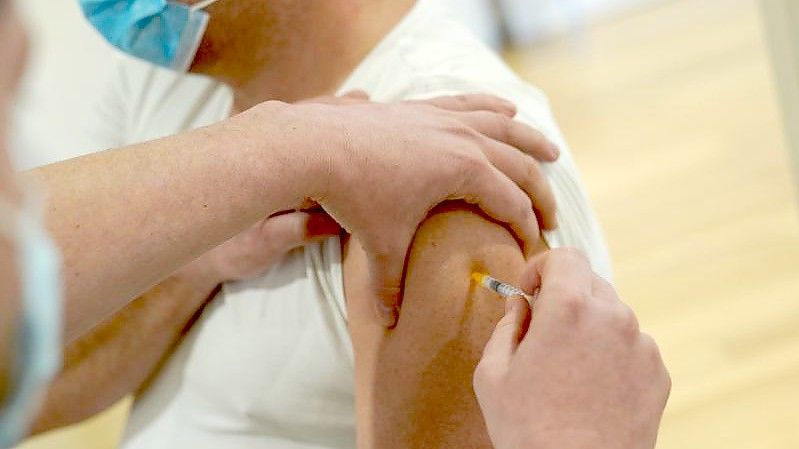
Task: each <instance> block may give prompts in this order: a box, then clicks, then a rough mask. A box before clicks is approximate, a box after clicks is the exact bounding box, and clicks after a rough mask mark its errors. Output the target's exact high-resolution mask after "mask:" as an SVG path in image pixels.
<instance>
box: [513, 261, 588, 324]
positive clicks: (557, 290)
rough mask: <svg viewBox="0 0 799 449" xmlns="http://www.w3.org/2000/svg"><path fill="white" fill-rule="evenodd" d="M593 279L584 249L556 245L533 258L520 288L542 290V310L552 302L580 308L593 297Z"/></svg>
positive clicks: (538, 305)
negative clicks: (583, 302) (557, 246)
mask: <svg viewBox="0 0 799 449" xmlns="http://www.w3.org/2000/svg"><path fill="white" fill-rule="evenodd" d="M594 280H595V279H594V272H593V271H592V270H591V265H590V264H589V263H588V259H587V258H586V257H585V255H584V254H583V253H582V252H580V251H578V250H576V249H572V248H557V249H553V250H551V251H548V252H546V253H543V254H541V255H539V256H537V257H534V258H533V259H532V260H530V262H529V263H528V266H527V268H526V270H525V272H524V274H523V275H522V281H521V288H522V289H523V290H524V291H526V292H532V291H534V290H535V289H539V295H538V301H537V302H536V307H537V308H539V309H540V308H541V307H546V304H547V303H549V302H555V303H558V304H560V305H565V306H567V307H568V306H572V305H573V306H575V307H577V306H579V303H580V302H581V301H586V300H587V298H589V297H591V296H592V292H593V286H594Z"/></svg>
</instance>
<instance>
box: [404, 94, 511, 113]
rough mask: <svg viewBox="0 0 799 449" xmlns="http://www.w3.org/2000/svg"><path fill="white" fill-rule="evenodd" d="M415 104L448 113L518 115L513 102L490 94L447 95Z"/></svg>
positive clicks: (418, 101)
mask: <svg viewBox="0 0 799 449" xmlns="http://www.w3.org/2000/svg"><path fill="white" fill-rule="evenodd" d="M415 103H420V104H428V105H430V106H435V107H437V108H439V109H446V110H448V111H459V112H467V111H493V112H496V113H497V114H502V115H504V116H506V117H513V116H515V115H516V105H515V104H513V103H512V102H510V101H508V100H505V99H502V98H499V97H497V96H494V95H488V94H464V95H446V96H441V97H436V98H430V99H427V100H417V101H415Z"/></svg>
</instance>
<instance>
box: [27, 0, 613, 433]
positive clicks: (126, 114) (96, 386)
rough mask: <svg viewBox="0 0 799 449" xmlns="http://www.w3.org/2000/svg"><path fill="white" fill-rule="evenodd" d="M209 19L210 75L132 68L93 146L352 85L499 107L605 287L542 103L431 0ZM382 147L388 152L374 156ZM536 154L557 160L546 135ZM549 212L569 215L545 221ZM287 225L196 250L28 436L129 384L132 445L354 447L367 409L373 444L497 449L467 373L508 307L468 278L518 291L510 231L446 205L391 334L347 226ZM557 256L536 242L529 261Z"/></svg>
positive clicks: (390, 96)
mask: <svg viewBox="0 0 799 449" xmlns="http://www.w3.org/2000/svg"><path fill="white" fill-rule="evenodd" d="M188 3H196V2H188ZM207 11H208V12H209V14H210V21H209V23H208V28H207V32H206V33H205V35H204V38H203V40H202V41H201V43H200V44H199V51H198V52H197V57H196V58H195V59H194V60H193V61H192V64H191V71H192V72H194V73H197V74H204V75H207V76H210V78H211V79H208V78H204V77H195V76H186V75H183V74H180V73H174V72H170V71H165V70H162V69H159V68H155V67H151V66H145V65H142V64H138V63H135V62H124V63H122V64H121V65H120V69H119V72H118V74H117V75H116V76H115V78H114V79H113V80H112V81H111V83H110V85H109V87H108V88H107V98H106V100H105V101H104V102H103V103H102V104H101V105H100V111H102V112H101V113H100V115H99V116H98V117H99V119H98V120H97V121H96V123H97V124H98V125H99V126H98V130H97V140H98V144H97V146H98V147H114V146H119V145H125V144H130V143H133V142H138V141H142V140H147V139H152V138H158V137H160V136H163V135H169V134H173V133H176V132H180V131H183V130H186V129H190V128H196V127H201V126H205V125H208V124H209V123H213V122H216V121H218V120H223V119H225V118H226V117H228V116H229V115H230V114H235V112H236V111H239V110H243V109H246V108H248V107H250V106H251V105H254V104H258V103H260V102H261V101H264V100H268V99H278V100H282V101H288V102H292V101H297V100H302V99H304V98H308V97H314V96H318V95H329V94H333V93H335V92H339V93H341V92H348V91H351V90H354V89H361V90H363V91H365V92H366V93H367V94H369V95H370V96H371V98H373V99H375V100H377V101H398V100H417V99H422V98H430V97H435V96H437V95H442V94H462V93H468V92H488V93H492V94H496V95H500V96H505V97H508V98H510V99H512V100H513V101H514V102H515V103H516V104H517V105H518V115H517V118H518V119H519V120H521V121H523V122H525V123H527V124H529V125H532V126H534V127H535V128H537V129H539V130H540V131H541V132H543V134H544V135H545V136H546V137H547V139H549V140H552V141H554V142H556V144H557V146H558V147H560V148H561V153H560V157H559V158H558V160H557V161H556V162H553V163H551V164H545V165H542V166H540V167H539V166H538V165H531V164H525V166H518V167H516V168H517V169H519V170H521V171H522V172H524V173H525V174H526V175H528V177H527V178H526V179H528V180H529V181H528V182H530V183H531V185H530V186H528V187H529V190H532V191H534V192H540V193H539V194H538V196H537V197H536V200H537V205H538V207H539V215H540V218H541V220H542V223H543V227H544V228H553V227H554V225H555V222H556V221H557V223H558V225H559V226H558V228H557V229H556V230H553V231H550V232H547V233H546V238H547V241H548V242H549V243H550V244H551V245H552V246H562V245H571V246H576V247H578V248H580V249H581V250H583V251H584V252H586V253H587V254H588V255H589V259H590V260H591V263H592V265H593V267H594V269H596V270H597V271H598V272H599V273H600V274H601V275H602V276H604V277H606V278H609V277H610V265H609V258H608V255H607V251H606V249H605V246H604V243H603V241H602V237H601V234H600V231H599V227H598V225H597V222H596V219H595V217H594V214H593V212H592V211H591V209H590V206H589V204H588V201H587V199H586V196H585V193H584V190H583V188H582V186H581V184H580V181H579V176H578V174H577V171H576V168H575V166H574V163H573V161H572V158H571V155H570V154H569V153H568V151H567V150H566V147H565V143H564V142H563V139H562V137H561V136H560V133H559V131H558V129H557V126H556V125H555V123H554V120H553V118H552V115H551V112H550V110H549V107H548V105H547V102H546V99H545V97H544V96H543V95H542V94H541V93H540V92H539V91H537V90H536V89H535V88H533V87H531V86H529V85H527V84H526V83H524V82H523V81H521V80H520V79H519V78H518V77H517V76H516V75H514V74H513V73H512V71H511V70H510V69H509V68H508V67H507V66H505V65H504V63H503V62H502V61H501V60H500V59H499V58H498V57H497V56H496V55H495V54H494V53H493V52H491V51H490V50H489V49H487V48H486V47H485V46H483V45H482V44H481V43H480V42H479V41H478V40H477V39H476V38H474V37H473V36H472V35H470V34H469V33H468V32H466V31H465V30H464V29H463V28H461V27H460V25H458V24H456V23H454V22H452V21H451V20H449V19H448V18H447V17H446V11H440V10H439V9H438V6H437V5H436V4H435V2H428V1H423V2H419V3H418V4H416V5H415V2H413V1H411V0H404V1H386V0H347V1H346V2H338V3H335V4H333V3H329V2H317V3H311V4H309V3H308V2H300V1H296V0H283V1H278V2H271V1H270V2H267V1H262V0H246V1H228V0H223V1H219V2H216V3H214V4H213V5H211V6H210V7H208V9H207ZM121 47H124V45H122V46H121ZM128 50H129V49H128ZM137 51H138V50H137ZM128 52H129V53H136V52H134V51H128ZM162 65H164V64H162ZM228 86H229V87H230V88H232V89H229V88H228ZM417 137H418V136H416V135H413V134H407V135H406V137H405V139H409V140H411V141H412V140H414V139H416V138H417ZM507 137H508V139H509V141H510V142H513V141H515V140H516V139H517V138H519V136H514V135H508V136H507ZM321 143H322V142H320V144H321ZM383 145H384V142H383V141H382V140H375V141H374V149H373V151H375V152H380V151H384V150H383V149H382V146H383ZM540 148H541V149H542V151H543V152H546V151H551V153H550V155H551V157H549V158H544V159H547V160H552V159H554V154H555V150H554V149H553V148H550V147H548V145H547V144H546V143H545V139H543V138H542V139H541V141H540ZM548 183H551V185H552V189H553V191H554V197H553V196H552V194H551V193H550V192H549V191H548V189H547V188H546V187H544V186H546V185H547V184H548ZM406 188H407V187H406V186H403V187H400V191H404V190H405V189H406ZM556 202H557V205H558V208H559V209H558V217H557V220H555V219H554V217H550V216H548V215H547V214H546V213H542V212H545V211H546V210H549V209H551V208H554V205H555V203H556ZM397 208H398V210H402V209H403V206H402V205H401V203H399V202H398V204H397ZM281 218H282V219H283V220H284V221H283V224H281V225H278V224H276V223H277V222H274V221H272V222H271V223H270V220H266V221H264V222H262V223H261V224H259V225H257V226H256V227H255V228H253V229H251V230H250V231H249V232H247V233H245V234H243V235H241V236H239V237H237V238H236V239H233V240H231V241H229V242H227V243H225V244H224V245H222V246H220V247H218V248H216V249H214V250H213V251H211V252H209V253H208V254H206V255H204V256H202V257H201V258H199V259H198V260H197V261H196V262H195V263H193V264H191V265H189V266H187V267H186V268H184V269H182V270H180V271H179V272H177V273H176V275H175V276H173V277H172V278H171V279H170V280H168V281H167V282H165V283H163V284H161V285H160V286H159V287H158V288H156V289H154V290H152V291H150V292H149V293H147V294H145V295H144V296H143V297H141V298H139V299H138V300H136V301H135V302H134V303H132V304H131V305H130V306H128V307H127V308H126V309H125V310H123V311H121V312H120V313H119V314H117V315H116V316H115V317H113V318H111V319H109V320H108V321H106V322H105V323H103V325H101V326H99V327H98V328H96V329H95V330H94V331H93V332H91V333H89V334H87V335H85V336H83V337H81V338H80V339H79V340H78V341H76V342H74V343H73V344H71V345H70V346H69V347H68V348H67V362H66V367H65V369H64V371H63V372H62V374H61V376H60V378H59V379H58V381H57V382H56V383H55V384H54V386H53V388H52V389H51V391H50V394H49V398H48V401H47V407H46V408H45V412H44V413H43V414H42V415H41V417H40V419H39V420H38V423H37V425H36V429H35V430H36V431H37V432H41V431H45V430H47V429H51V428H54V427H58V426H62V425H66V424H69V423H73V422H76V421H79V420H81V419H84V418H86V417H88V416H91V415H93V414H94V413H97V412H98V411H100V410H102V409H104V408H106V407H108V406H110V405H111V404H112V403H114V402H115V401H116V400H118V399H119V398H121V397H122V396H124V395H125V394H127V393H129V392H131V391H134V392H136V396H137V400H136V403H135V405H134V408H133V411H132V413H131V416H130V419H129V423H128V426H127V429H126V432H125V436H124V438H123V442H122V446H123V447H126V448H155V447H169V446H172V445H174V444H177V443H176V442H178V441H179V442H180V444H183V445H188V446H192V447H198V448H202V447H219V446H231V445H237V446H242V447H281V448H283V447H352V446H354V445H355V444H356V443H355V441H356V412H357V416H358V419H357V422H358V432H359V434H358V442H359V443H358V444H360V445H362V446H363V447H398V446H404V445H414V446H423V447H448V446H454V447H486V446H488V445H489V444H490V441H489V437H488V433H487V432H486V429H485V425H484V423H483V419H482V417H481V414H480V410H479V407H478V403H477V401H476V398H475V396H474V392H473V390H472V382H471V379H472V373H473V370H474V367H475V366H476V364H477V362H478V360H479V357H480V354H481V352H482V349H483V346H484V344H485V342H486V341H487V340H488V338H489V336H490V333H491V330H492V328H493V326H494V324H495V323H496V321H498V320H499V319H500V317H501V316H502V313H503V306H502V304H501V303H500V302H498V301H496V299H495V298H494V297H493V296H491V295H489V294H488V293H486V292H481V291H477V290H475V289H474V288H473V287H474V286H472V285H470V283H469V274H470V272H471V270H473V269H474V268H476V267H480V268H482V269H483V270H484V271H489V272H492V273H495V274H496V275H498V276H499V277H502V278H503V279H507V280H510V281H513V280H515V279H517V278H518V277H519V276H520V275H521V272H522V269H523V267H524V259H525V257H524V256H525V255H524V253H523V251H522V247H521V246H520V242H519V241H518V240H517V239H516V238H514V236H513V234H512V233H510V232H509V230H508V229H507V228H506V227H505V226H503V225H502V224H501V223H498V222H496V221H494V220H492V219H490V218H489V217H488V216H486V215H484V214H483V213H482V212H481V211H479V210H478V209H477V208H475V207H473V206H470V205H468V204H466V203H465V202H451V203H448V204H443V205H440V206H438V207H436V208H435V209H433V210H432V211H431V213H430V214H428V216H427V219H426V220H425V221H424V222H423V223H422V225H421V226H420V227H419V228H418V229H417V231H416V233H415V236H414V241H413V244H412V246H411V249H410V253H409V255H408V260H407V265H406V269H405V271H404V272H398V273H397V276H399V277H400V278H401V279H403V304H402V308H401V309H400V310H401V313H400V314H399V315H398V316H397V310H396V309H389V312H390V313H389V315H390V316H391V317H392V318H391V320H389V321H391V322H393V321H395V320H397V317H398V320H397V321H396V326H395V327H394V328H393V329H392V330H390V331H387V330H386V329H385V327H384V326H382V325H381V323H377V322H375V320H374V319H373V313H372V307H373V306H372V304H373V303H374V302H375V300H376V298H375V295H374V294H373V293H372V290H371V287H370V283H369V276H368V272H369V270H368V252H366V251H364V250H363V246H364V244H363V242H362V240H361V239H360V238H359V237H358V236H357V235H353V236H348V235H344V236H342V237H341V238H339V237H338V236H335V237H332V238H321V237H324V236H326V235H329V234H330V233H337V230H336V229H335V228H334V227H331V226H328V224H330V223H329V221H326V219H325V218H324V217H323V216H318V215H316V212H314V211H310V215H307V214H301V215H293V216H289V217H285V216H282V217H281V216H278V217H273V218H272V220H276V219H281ZM313 223H316V226H314V225H313ZM313 240H316V241H315V242H314V241H313ZM303 245H304V246H303ZM545 247H546V244H545V242H544V241H543V240H539V241H538V242H537V243H536V244H535V245H534V250H533V251H532V252H539V251H541V250H543V249H544V248H545ZM253 276H254V277H253ZM231 281H235V282H231ZM220 285H221V291H220V292H219V294H218V295H216V296H215V294H216V293H217V289H219V288H220ZM211 298H214V300H213V301H210V299H211ZM173 350H174V351H173ZM353 376H354V378H355V382H354V385H353ZM87 386H91V387H89V388H87ZM356 400H357V405H356Z"/></svg>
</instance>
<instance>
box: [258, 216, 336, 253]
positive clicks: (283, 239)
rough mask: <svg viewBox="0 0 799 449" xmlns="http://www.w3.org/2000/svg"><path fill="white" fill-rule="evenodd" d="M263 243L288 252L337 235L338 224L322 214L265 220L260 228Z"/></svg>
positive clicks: (276, 217)
mask: <svg viewBox="0 0 799 449" xmlns="http://www.w3.org/2000/svg"><path fill="white" fill-rule="evenodd" d="M261 231H262V232H261V235H262V238H263V240H264V243H268V244H269V245H270V246H271V247H272V248H275V249H276V250H278V251H282V252H288V251H290V250H292V249H294V248H299V247H300V246H303V245H305V244H308V243H310V242H312V241H315V240H319V239H321V238H324V237H329V236H333V235H338V234H339V233H340V232H341V228H340V227H339V225H338V223H336V221H335V220H333V219H332V218H331V217H330V216H329V215H327V214H326V213H324V212H292V213H288V214H282V215H277V216H274V217H271V218H268V219H266V220H265V221H264V222H263V225H262V228H261Z"/></svg>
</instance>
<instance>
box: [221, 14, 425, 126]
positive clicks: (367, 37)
mask: <svg viewBox="0 0 799 449" xmlns="http://www.w3.org/2000/svg"><path fill="white" fill-rule="evenodd" d="M366 3H367V4H366V5H365V6H361V7H358V8H352V10H351V11H348V12H346V13H342V14H341V15H339V16H338V17H335V18H331V19H334V20H320V21H318V26H316V27H314V28H315V29H314V30H305V31H303V30H291V31H290V32H291V33H292V36H290V37H288V39H287V41H288V42H289V44H288V45H286V46H285V47H281V48H280V49H279V50H277V52H276V53H275V54H273V55H272V57H271V58H270V59H271V61H272V62H271V63H268V64H266V65H265V66H264V67H261V68H259V69H258V70H255V71H254V74H253V75H252V76H251V77H248V78H247V80H246V81H245V82H242V83H238V84H234V85H233V92H234V111H243V110H245V109H248V108H250V107H252V106H254V105H256V104H258V103H261V102H263V101H267V100H280V101H286V102H295V101H299V100H303V99H307V98H312V97H317V96H321V95H332V94H334V93H335V92H336V90H337V89H338V88H339V87H340V86H341V84H343V83H344V81H346V79H347V77H348V76H349V75H350V73H352V71H353V70H354V69H355V68H356V67H357V66H358V65H359V64H360V63H361V61H363V59H364V58H365V57H366V56H367V55H368V53H369V52H370V51H371V50H372V49H373V48H374V47H375V46H376V45H377V44H378V43H379V42H380V41H381V40H382V39H383V38H384V37H385V36H386V35H387V34H388V33H389V32H390V31H391V30H392V29H393V28H394V27H395V26H396V25H397V23H399V21H400V20H401V19H402V17H404V15H405V14H406V13H407V12H408V10H410V8H411V7H412V6H413V3H414V0H401V1H400V0H392V1H386V2H382V1H376V2H373V3H369V2H366ZM297 33H299V34H297ZM223 81H224V80H223Z"/></svg>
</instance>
